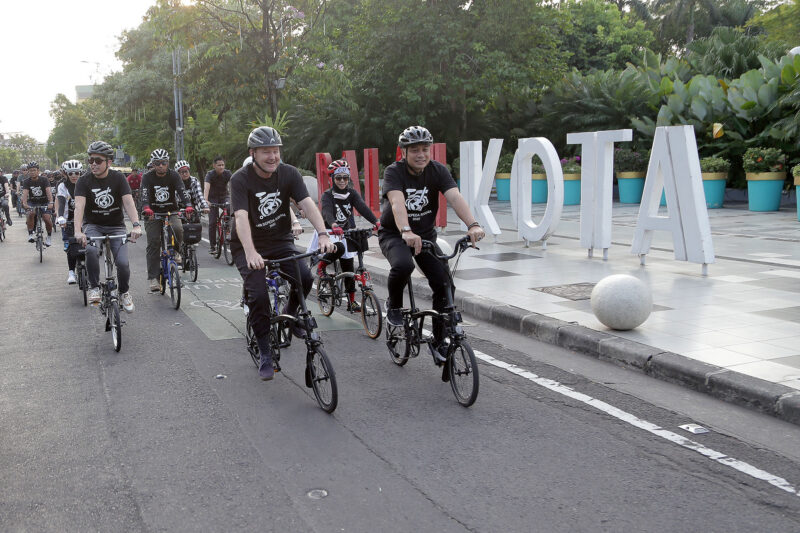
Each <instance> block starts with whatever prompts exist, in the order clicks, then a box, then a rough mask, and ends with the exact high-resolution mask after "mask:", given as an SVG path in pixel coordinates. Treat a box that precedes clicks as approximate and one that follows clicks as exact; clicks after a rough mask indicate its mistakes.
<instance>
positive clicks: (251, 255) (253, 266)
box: [244, 250, 264, 270]
mask: <svg viewBox="0 0 800 533" xmlns="http://www.w3.org/2000/svg"><path fill="white" fill-rule="evenodd" d="M244 256H245V258H246V259H247V268H249V269H250V270H261V269H263V268H264V259H263V258H262V257H261V254H259V253H258V252H257V251H255V250H253V251H252V252H248V251H245V253H244Z"/></svg>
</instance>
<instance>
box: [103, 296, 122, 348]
mask: <svg viewBox="0 0 800 533" xmlns="http://www.w3.org/2000/svg"><path fill="white" fill-rule="evenodd" d="M106 312H107V313H108V315H107V318H108V325H109V326H111V342H112V343H113V344H114V351H117V352H118V351H120V349H121V348H122V320H121V319H120V317H119V302H117V301H116V300H113V301H112V302H111V305H109V306H108V310H107V311H106Z"/></svg>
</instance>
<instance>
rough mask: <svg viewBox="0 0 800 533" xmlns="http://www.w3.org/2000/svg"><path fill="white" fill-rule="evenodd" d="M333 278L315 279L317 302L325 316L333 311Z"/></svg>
mask: <svg viewBox="0 0 800 533" xmlns="http://www.w3.org/2000/svg"><path fill="white" fill-rule="evenodd" d="M333 292H334V287H333V280H331V279H330V278H320V279H318V280H317V302H318V303H319V310H320V312H322V314H323V315H325V316H331V314H332V313H333V308H334V303H333V300H334V298H333Z"/></svg>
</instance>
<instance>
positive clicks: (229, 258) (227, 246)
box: [222, 239, 233, 265]
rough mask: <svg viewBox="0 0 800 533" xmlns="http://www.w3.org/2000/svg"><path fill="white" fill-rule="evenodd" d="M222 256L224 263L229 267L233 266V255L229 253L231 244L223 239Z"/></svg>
mask: <svg viewBox="0 0 800 533" xmlns="http://www.w3.org/2000/svg"><path fill="white" fill-rule="evenodd" d="M222 254H223V255H224V256H225V262H226V263H228V264H229V265H233V253H231V244H230V243H229V242H228V240H227V239H225V242H224V244H223V245H222Z"/></svg>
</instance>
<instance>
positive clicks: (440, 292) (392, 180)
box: [378, 126, 485, 362]
mask: <svg viewBox="0 0 800 533" xmlns="http://www.w3.org/2000/svg"><path fill="white" fill-rule="evenodd" d="M432 144H433V136H432V135H431V133H430V132H429V131H428V130H427V129H425V128H423V127H421V126H411V127H410V128H406V129H405V130H404V131H403V133H401V134H400V138H399V141H398V145H399V146H400V148H401V151H402V155H403V158H402V159H401V160H400V161H397V162H395V163H392V164H391V165H389V166H388V167H386V170H385V171H384V173H383V191H382V194H383V198H384V199H385V200H387V201H386V202H385V203H384V206H383V212H382V213H381V229H380V231H379V232H378V242H379V244H380V247H381V251H382V252H383V255H384V256H386V259H387V260H388V261H389V264H390V265H391V269H390V270H389V279H388V282H387V285H388V289H389V299H388V300H387V302H386V307H387V311H386V321H387V322H388V323H389V324H390V325H392V326H402V325H403V318H402V313H401V312H400V308H401V307H402V306H403V290H404V289H405V286H406V283H408V277H409V276H410V275H411V273H412V272H413V271H414V260H416V262H417V265H419V268H420V270H422V272H423V274H425V277H427V278H428V285H430V287H431V290H432V291H433V308H434V309H435V310H436V311H443V310H444V307H445V305H446V304H447V292H446V291H447V290H448V285H449V279H448V277H447V272H446V270H445V269H446V268H447V265H446V264H444V263H443V262H442V261H440V260H439V259H437V258H436V257H434V256H432V255H431V254H428V253H425V254H421V253H420V252H421V251H422V239H425V240H428V241H432V242H436V227H435V223H436V213H437V211H438V208H439V193H440V192H441V193H442V194H444V197H445V199H446V200H447V202H448V203H449V204H450V205H451V206H453V210H454V211H455V212H456V215H458V218H460V219H461V220H462V221H463V222H464V224H466V225H467V227H468V228H469V229H468V230H467V235H468V236H469V238H470V241H472V243H475V242H477V241H479V240H481V239H482V238H483V237H484V235H485V234H484V232H483V229H482V228H481V226H480V224H478V222H476V221H475V217H473V216H472V212H471V211H470V209H469V205H467V201H466V200H464V197H463V196H461V193H460V192H459V190H458V187H457V186H456V182H455V181H454V180H453V177H452V176H451V175H450V172H449V171H448V170H447V167H446V166H444V165H442V164H441V163H439V162H438V161H432V160H431V145H432ZM412 250H413V254H412ZM433 329H434V331H433V333H434V338H435V340H436V344H437V345H438V344H439V343H441V341H442V339H441V326H440V325H438V324H434V328H433ZM439 362H442V361H439Z"/></svg>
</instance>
